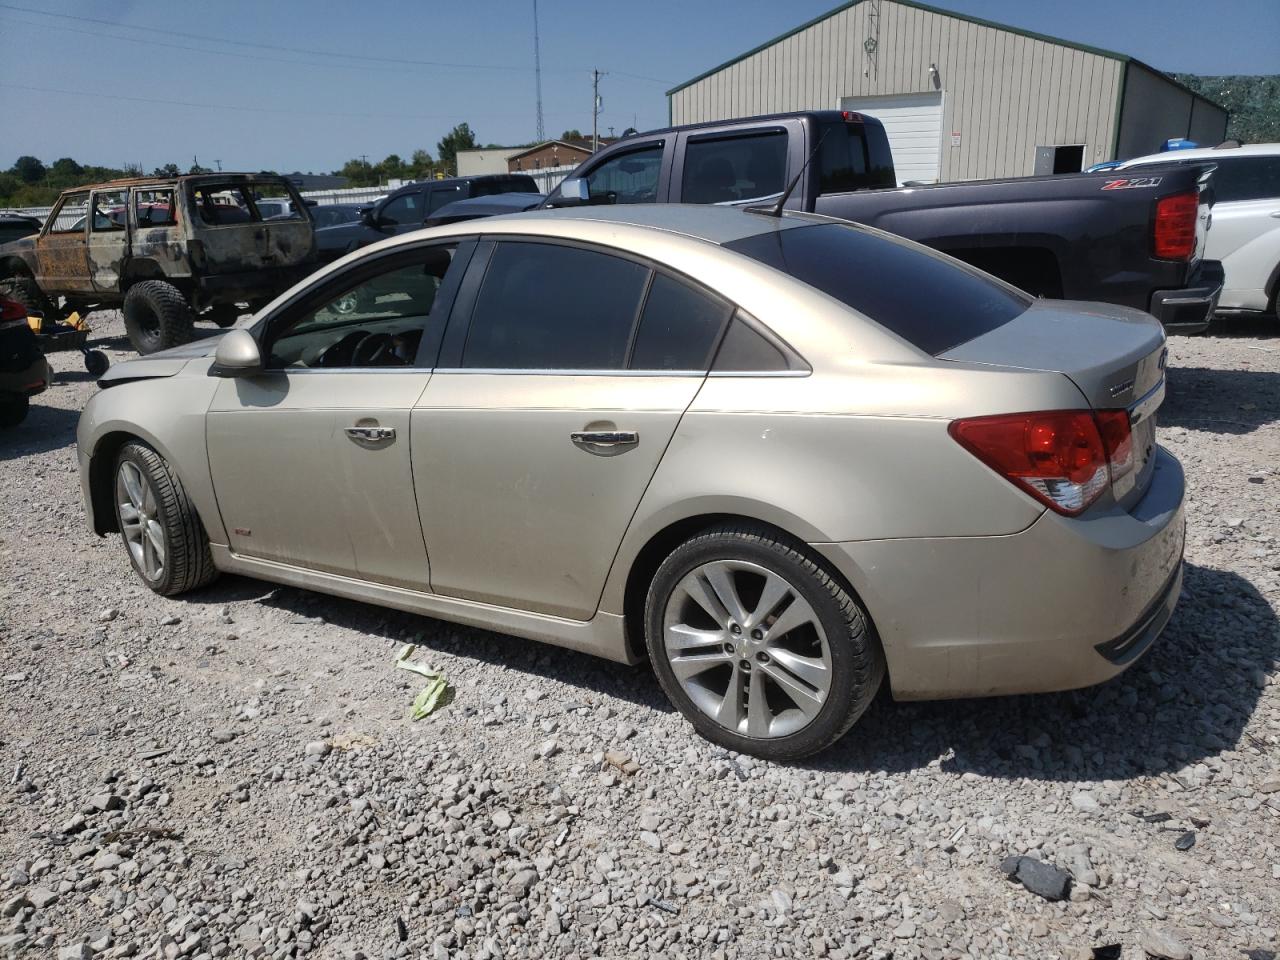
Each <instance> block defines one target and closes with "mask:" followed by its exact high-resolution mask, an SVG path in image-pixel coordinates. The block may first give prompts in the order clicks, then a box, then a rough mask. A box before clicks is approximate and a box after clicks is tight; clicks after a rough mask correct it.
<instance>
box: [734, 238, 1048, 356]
mask: <svg viewBox="0 0 1280 960" xmlns="http://www.w3.org/2000/svg"><path fill="white" fill-rule="evenodd" d="M725 247H726V248H727V249H729V250H734V251H737V252H738V253H741V254H744V255H745V256H748V257H751V258H752V259H753V260H758V261H760V262H761V263H764V264H767V265H768V266H770V267H773V268H774V269H776V270H781V271H782V272H783V273H786V274H790V275H791V276H793V277H795V278H796V279H797V280H800V281H802V282H804V283H807V284H809V286H811V287H815V288H816V289H818V290H821V291H822V292H823V293H825V294H826V295H827V296H829V297H834V298H835V299H836V300H839V301H840V302H841V303H843V304H845V305H846V306H849V307H852V308H853V309H854V310H857V311H858V312H859V313H861V314H863V315H864V316H866V317H868V318H870V319H871V320H874V321H875V322H876V323H878V324H880V326H882V327H884V328H885V329H887V330H889V331H891V332H893V333H896V334H897V335H898V336H900V337H902V339H904V340H906V341H907V342H908V343H911V344H913V345H914V346H916V347H918V348H920V349H921V350H923V351H925V352H926V353H930V354H933V355H934V356H937V355H938V354H940V353H945V352H946V351H948V350H950V349H951V348H952V347H957V346H959V345H960V344H962V343H967V342H968V341H970V340H972V339H974V338H975V337H980V336H982V335H983V334H984V333H989V332H990V331H992V330H995V329H996V328H997V327H1002V326H1004V325H1005V324H1006V323H1008V322H1009V321H1010V320H1012V319H1013V318H1014V317H1016V316H1018V315H1019V314H1021V313H1022V312H1023V311H1025V310H1026V309H1027V307H1029V306H1031V302H1032V299H1031V297H1030V296H1028V295H1027V294H1024V293H1021V292H1020V291H1018V290H1015V289H1014V288H1012V287H1009V286H1006V285H1005V284H1003V283H1001V282H1000V281H999V280H997V279H995V277H992V276H988V275H987V274H985V273H983V272H982V271H980V270H976V269H974V268H973V267H970V266H968V265H967V264H963V263H961V262H960V261H959V260H953V259H952V258H951V257H948V256H944V255H943V254H940V253H935V252H934V251H932V250H928V249H926V248H924V247H921V246H918V245H916V244H913V243H907V242H905V241H900V240H895V239H892V238H890V237H885V236H881V235H880V234H878V233H875V232H872V231H870V230H867V229H865V228H859V227H854V226H846V225H843V224H837V223H823V224H815V225H813V226H808V227H795V228H793V229H790V230H772V231H770V232H768V233H760V234H756V235H755V236H752V237H747V238H745V239H743V240H735V241H733V242H732V243H727V244H725Z"/></svg>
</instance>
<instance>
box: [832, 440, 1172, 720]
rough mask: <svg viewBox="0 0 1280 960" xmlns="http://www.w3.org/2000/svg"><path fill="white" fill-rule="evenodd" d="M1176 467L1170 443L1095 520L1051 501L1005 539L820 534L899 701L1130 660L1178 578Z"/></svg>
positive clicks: (1167, 612)
mask: <svg viewBox="0 0 1280 960" xmlns="http://www.w3.org/2000/svg"><path fill="white" fill-rule="evenodd" d="M1183 495H1184V478H1183V473H1182V467H1181V465H1180V464H1179V463H1178V461H1177V460H1176V459H1174V457H1173V456H1172V455H1170V454H1169V453H1167V452H1166V451H1164V450H1163V449H1158V450H1157V453H1156V462H1155V472H1154V474H1153V476H1152V479H1151V484H1150V486H1149V487H1148V489H1147V492H1146V493H1145V494H1144V495H1143V497H1142V499H1141V500H1140V501H1138V503H1137V504H1135V505H1134V506H1133V507H1131V508H1130V509H1129V510H1124V509H1122V508H1120V507H1113V508H1112V509H1111V510H1109V511H1107V512H1105V513H1102V514H1100V515H1097V516H1091V517H1089V518H1088V519H1083V518H1070V517H1063V516H1059V515H1058V514H1055V513H1052V512H1050V511H1046V512H1045V513H1044V514H1043V515H1042V516H1041V517H1040V518H1039V519H1038V520H1036V522H1035V523H1033V524H1032V525H1031V526H1030V527H1028V528H1027V529H1026V530H1024V531H1022V532H1021V533H1017V534H1013V535H1011V536H1000V537H951V538H938V539H910V540H880V541H866V542H855V543H828V544H815V546H816V547H817V548H818V549H819V550H821V551H822V552H823V553H824V554H825V555H826V556H827V557H829V558H830V559H831V560H832V562H833V563H835V564H836V566H837V567H839V568H840V570H841V572H842V573H844V574H845V576H846V577H847V578H848V579H849V581H850V582H851V583H852V584H853V587H854V589H855V590H857V591H858V593H859V595H860V596H861V597H862V600H863V602H864V603H865V604H866V606H867V609H868V612H869V613H870V614H871V618H872V620H873V621H874V622H875V625H876V629H877V631H878V633H879V634H880V638H881V641H882V642H883V644H884V650H885V657H886V659H887V661H888V665H889V680H890V684H891V686H892V689H893V693H894V696H895V697H898V698H899V699H939V698H945V697H976V696H988V695H995V694H1012V693H1042V692H1048V691H1053V690H1069V689H1073V688H1076V687H1086V686H1091V685H1093V684H1096V683H1101V682H1103V681H1105V680H1108V679H1110V678H1111V677H1114V676H1116V675H1117V674H1119V673H1121V672H1122V671H1124V670H1125V669H1126V668H1127V667H1129V666H1130V665H1132V664H1133V663H1134V662H1136V661H1137V660H1138V658H1139V657H1141V655H1142V654H1143V653H1145V652H1146V650H1148V649H1149V648H1150V647H1151V645H1152V643H1153V642H1154V641H1155V639H1156V637H1157V636H1159V634H1160V632H1161V631H1162V630H1163V629H1164V626H1165V624H1166V623H1167V622H1168V620H1169V617H1170V616H1171V615H1172V612H1173V608H1174V606H1175V605H1176V603H1177V600H1178V594H1179V592H1180V590H1181V584H1182V551H1183V541H1184V536H1185V520H1184V513H1183Z"/></svg>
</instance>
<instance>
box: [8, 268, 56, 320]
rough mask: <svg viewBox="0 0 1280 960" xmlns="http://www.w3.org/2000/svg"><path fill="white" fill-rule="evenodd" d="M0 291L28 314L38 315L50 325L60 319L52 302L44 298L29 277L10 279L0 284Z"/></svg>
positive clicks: (37, 285)
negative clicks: (16, 302)
mask: <svg viewBox="0 0 1280 960" xmlns="http://www.w3.org/2000/svg"><path fill="white" fill-rule="evenodd" d="M0 291H3V292H4V295H5V296H7V297H8V298H9V299H10V300H16V301H18V303H20V304H22V305H23V306H24V307H26V308H27V312H28V313H38V314H39V315H40V316H42V317H44V318H45V319H46V320H48V321H50V322H51V323H56V322H57V321H59V320H61V319H62V314H61V312H59V310H58V308H57V307H56V306H55V305H54V302H53V301H52V300H50V299H49V298H48V297H47V296H45V292H44V291H43V290H41V289H40V285H39V284H37V283H36V282H35V280H33V279H32V278H31V277H11V278H10V279H8V280H5V281H4V282H3V283H0Z"/></svg>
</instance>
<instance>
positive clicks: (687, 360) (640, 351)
mask: <svg viewBox="0 0 1280 960" xmlns="http://www.w3.org/2000/svg"><path fill="white" fill-rule="evenodd" d="M728 316H729V305H728V304H727V303H724V302H723V301H721V300H718V299H716V298H714V297H712V296H711V295H710V294H707V293H704V292H703V291H701V290H697V289H695V288H694V287H691V286H690V285H689V284H687V283H683V282H681V281H679V280H676V279H674V278H672V277H668V276H666V275H664V274H661V273H659V274H656V275H655V276H654V278H653V285H652V286H650V288H649V296H648V297H647V298H646V299H645V302H644V312H643V313H642V314H641V315H640V329H639V330H638V331H637V332H636V342H635V346H634V347H632V350H631V363H630V364H629V366H630V367H631V369H632V370H706V369H707V364H708V363H709V362H710V359H711V348H712V347H713V346H715V342H716V338H717V337H718V336H719V335H720V328H721V327H723V326H724V321H725V320H726V319H727V318H728Z"/></svg>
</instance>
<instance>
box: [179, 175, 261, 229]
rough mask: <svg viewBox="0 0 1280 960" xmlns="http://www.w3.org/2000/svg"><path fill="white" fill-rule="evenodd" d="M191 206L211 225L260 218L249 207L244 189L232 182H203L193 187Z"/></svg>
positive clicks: (219, 225) (243, 221)
mask: <svg viewBox="0 0 1280 960" xmlns="http://www.w3.org/2000/svg"><path fill="white" fill-rule="evenodd" d="M191 206H192V208H193V209H195V210H196V212H197V213H198V214H199V217H200V219H201V220H202V221H203V222H204V223H205V224H206V225H207V226H210V227H224V226H227V225H228V224H233V223H249V222H250V221H252V220H255V219H258V218H257V217H256V216H255V215H254V213H253V211H251V210H250V209H249V201H248V200H247V199H246V198H245V195H244V191H243V190H242V189H241V188H240V187H239V186H236V185H235V184H231V183H202V184H200V185H198V186H193V187H191Z"/></svg>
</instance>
